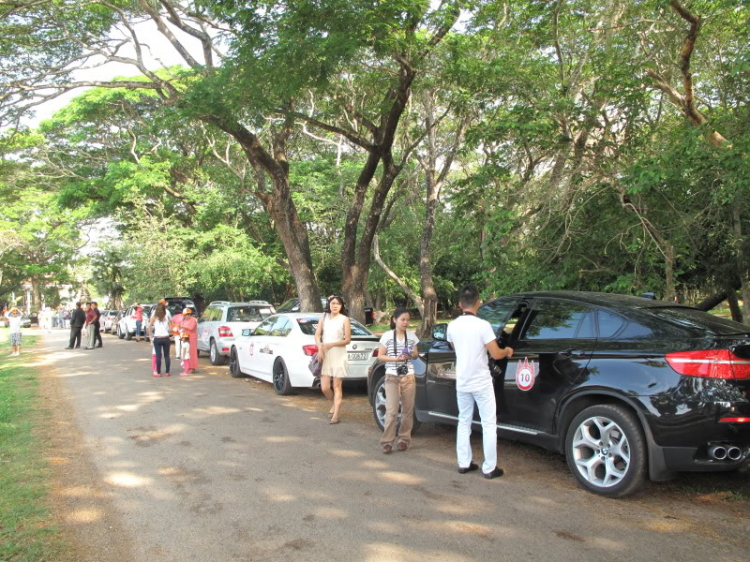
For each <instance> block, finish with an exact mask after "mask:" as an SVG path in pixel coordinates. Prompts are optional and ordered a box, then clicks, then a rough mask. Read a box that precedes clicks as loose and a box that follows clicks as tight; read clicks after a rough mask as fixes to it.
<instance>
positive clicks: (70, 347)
mask: <svg viewBox="0 0 750 562" xmlns="http://www.w3.org/2000/svg"><path fill="white" fill-rule="evenodd" d="M65 349H73V347H72V346H70V345H69V346H68V347H66V348H65Z"/></svg>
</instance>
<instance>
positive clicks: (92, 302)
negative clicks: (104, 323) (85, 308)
mask: <svg viewBox="0 0 750 562" xmlns="http://www.w3.org/2000/svg"><path fill="white" fill-rule="evenodd" d="M91 304H93V305H94V306H99V305H98V304H96V301H91Z"/></svg>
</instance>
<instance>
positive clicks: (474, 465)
mask: <svg viewBox="0 0 750 562" xmlns="http://www.w3.org/2000/svg"><path fill="white" fill-rule="evenodd" d="M474 470H479V465H478V464H477V463H475V462H473V463H470V464H469V466H467V467H466V468H461V467H460V466H459V467H458V473H459V474H466V473H467V472H472V471H474Z"/></svg>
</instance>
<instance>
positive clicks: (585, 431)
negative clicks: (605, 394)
mask: <svg viewBox="0 0 750 562" xmlns="http://www.w3.org/2000/svg"><path fill="white" fill-rule="evenodd" d="M565 454H566V456H567V459H568V466H569V467H570V471H571V472H572V473H573V476H575V477H576V479H577V480H578V482H579V483H580V484H581V485H583V487H584V488H587V489H589V490H591V491H593V492H596V493H597V494H601V495H602V496H609V497H619V496H625V495H628V494H632V493H633V492H635V491H636V490H637V489H638V488H640V487H641V486H642V485H643V482H644V481H645V479H646V443H645V439H644V438H643V432H642V431H641V427H640V424H639V423H638V418H636V416H635V415H634V414H633V413H631V412H630V411H629V410H628V409H627V408H625V407H623V406H618V405H616V404H602V405H601V406H591V407H589V408H586V409H585V410H583V411H582V412H581V413H579V414H578V415H577V416H576V417H575V418H574V419H573V421H572V422H571V424H570V426H569V427H568V433H567V438H566V439H565Z"/></svg>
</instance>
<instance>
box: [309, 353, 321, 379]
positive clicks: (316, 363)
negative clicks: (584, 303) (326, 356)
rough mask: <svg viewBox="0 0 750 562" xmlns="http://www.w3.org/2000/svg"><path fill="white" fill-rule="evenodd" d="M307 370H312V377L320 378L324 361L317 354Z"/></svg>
mask: <svg viewBox="0 0 750 562" xmlns="http://www.w3.org/2000/svg"><path fill="white" fill-rule="evenodd" d="M307 368H308V369H310V372H311V373H312V376H314V377H320V372H321V371H322V370H323V361H321V360H320V358H319V357H318V354H317V353H316V354H315V355H313V356H312V359H310V363H309V364H308V365H307Z"/></svg>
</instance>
